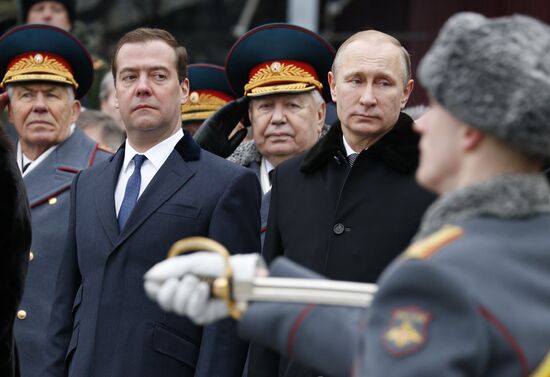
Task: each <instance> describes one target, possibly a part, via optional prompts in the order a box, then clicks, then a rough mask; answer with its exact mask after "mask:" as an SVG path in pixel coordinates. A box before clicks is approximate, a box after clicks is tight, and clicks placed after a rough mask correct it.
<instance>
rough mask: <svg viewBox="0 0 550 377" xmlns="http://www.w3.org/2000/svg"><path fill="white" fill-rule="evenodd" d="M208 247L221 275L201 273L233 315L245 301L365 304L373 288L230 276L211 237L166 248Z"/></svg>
mask: <svg viewBox="0 0 550 377" xmlns="http://www.w3.org/2000/svg"><path fill="white" fill-rule="evenodd" d="M198 250H201V251H210V252H213V253H216V254H219V255H221V256H222V257H223V260H224V264H225V265H224V270H225V271H224V276H223V277H218V278H211V277H202V276H199V278H200V279H201V280H203V281H206V282H207V283H208V284H209V285H210V290H211V293H212V295H213V296H214V297H217V298H220V299H223V300H224V301H225V302H226V304H227V307H228V309H229V313H230V314H231V316H232V317H233V318H235V319H239V318H240V317H241V316H242V313H243V311H244V310H245V309H246V305H247V303H248V302H249V301H272V302H293V303H303V304H318V305H339V306H358V307H365V308H366V307H368V306H369V305H370V303H371V301H372V299H373V297H374V294H375V293H376V291H377V286H376V285H375V284H367V283H355V282H348V281H335V280H326V279H295V278H280V277H254V278H251V279H250V280H246V281H245V280H234V279H233V270H232V268H231V264H230V262H229V256H230V254H229V252H228V251H227V249H226V248H225V247H224V246H223V245H222V244H220V243H219V242H216V241H214V240H212V239H209V238H205V237H189V238H185V239H182V240H179V241H178V242H176V243H175V244H174V245H173V246H172V247H171V248H170V250H169V251H168V257H169V258H171V257H175V256H177V255H179V254H182V253H188V252H192V251H198Z"/></svg>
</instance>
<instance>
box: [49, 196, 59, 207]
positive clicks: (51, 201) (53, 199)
mask: <svg viewBox="0 0 550 377" xmlns="http://www.w3.org/2000/svg"><path fill="white" fill-rule="evenodd" d="M55 203H57V198H50V199H49V200H48V204H49V205H51V206H52V205H54V204H55Z"/></svg>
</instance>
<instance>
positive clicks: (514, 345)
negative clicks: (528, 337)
mask: <svg viewBox="0 0 550 377" xmlns="http://www.w3.org/2000/svg"><path fill="white" fill-rule="evenodd" d="M479 311H480V313H481V315H482V316H483V317H485V319H487V320H488V321H489V322H491V323H492V324H493V325H495V327H496V329H497V330H498V331H499V332H500V333H501V334H502V336H503V337H504V338H505V339H506V340H507V341H508V342H509V343H510V346H511V347H512V349H513V350H514V352H515V353H516V356H517V357H518V360H519V365H520V366H521V369H522V370H523V372H522V374H521V375H522V376H529V363H528V362H527V358H526V357H525V354H524V353H523V350H522V349H521V347H520V346H519V344H518V342H517V341H516V339H515V338H514V336H513V335H512V334H511V333H510V331H508V329H507V328H506V326H504V325H503V324H502V323H501V322H500V321H499V320H498V319H496V318H495V317H494V316H493V315H492V314H491V312H489V311H488V310H487V309H485V308H484V307H480V308H479Z"/></svg>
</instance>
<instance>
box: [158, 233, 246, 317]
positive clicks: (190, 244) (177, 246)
mask: <svg viewBox="0 0 550 377" xmlns="http://www.w3.org/2000/svg"><path fill="white" fill-rule="evenodd" d="M199 250H200V251H209V252H213V253H216V254H218V255H221V256H222V258H223V261H224V270H225V271H224V276H223V277H218V278H215V279H214V280H213V281H212V278H210V277H203V276H199V278H200V279H201V280H204V281H207V282H208V284H209V285H210V290H211V292H212V294H213V295H214V296H216V297H218V298H221V299H222V300H224V301H225V303H226V304H227V309H228V310H229V315H231V317H233V318H234V319H237V320H238V319H240V318H241V317H242V311H240V310H239V309H238V308H237V303H236V301H235V298H234V297H233V269H232V268H231V263H230V262H229V256H230V254H229V251H227V249H226V248H225V246H223V245H222V244H221V243H219V242H217V241H214V240H213V239H210V238H206V237H188V238H184V239H182V240H179V241H177V242H176V243H174V244H173V245H172V247H171V248H170V250H169V251H168V258H172V257H175V256H177V255H180V254H186V253H190V252H193V251H199Z"/></svg>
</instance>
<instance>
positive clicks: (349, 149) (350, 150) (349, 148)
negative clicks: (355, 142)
mask: <svg viewBox="0 0 550 377" xmlns="http://www.w3.org/2000/svg"><path fill="white" fill-rule="evenodd" d="M342 140H344V148H346V157H349V156H351V155H352V154H354V153H357V152H356V151H354V150H353V149H352V148H351V147H350V146H349V144H348V142H347V141H346V138H345V137H344V136H343V135H342ZM367 149H368V148H365V149H364V150H365V151H366V150H367Z"/></svg>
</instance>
